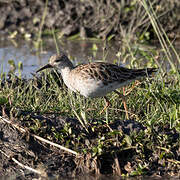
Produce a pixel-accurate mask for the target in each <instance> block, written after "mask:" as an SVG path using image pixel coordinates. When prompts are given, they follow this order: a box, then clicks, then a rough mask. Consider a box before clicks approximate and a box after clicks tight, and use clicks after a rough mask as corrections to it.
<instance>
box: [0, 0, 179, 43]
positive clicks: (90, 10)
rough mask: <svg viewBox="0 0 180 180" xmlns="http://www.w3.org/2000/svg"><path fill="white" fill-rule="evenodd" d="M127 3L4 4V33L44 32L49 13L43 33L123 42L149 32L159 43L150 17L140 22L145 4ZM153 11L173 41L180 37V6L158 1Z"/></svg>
mask: <svg viewBox="0 0 180 180" xmlns="http://www.w3.org/2000/svg"><path fill="white" fill-rule="evenodd" d="M123 2H124V3H122V2H121V1H117V0H115V1H112V2H111V3H110V1H92V0H84V1H78V0H72V1H65V0H59V1H48V3H47V8H46V1H45V0H28V1H27V0H20V1H16V0H13V1H12V0H7V1H0V14H1V18H0V30H1V31H3V32H6V33H9V32H14V31H17V32H18V34H26V33H30V34H31V35H36V33H37V32H39V30H40V29H41V28H40V26H41V23H42V19H43V13H44V12H45V21H44V22H43V23H42V24H43V26H42V30H47V29H48V30H51V28H54V29H57V30H59V32H60V34H61V35H62V34H64V35H67V36H69V35H73V34H77V33H79V32H80V36H81V37H86V36H87V37H91V36H96V37H100V38H107V37H108V36H110V35H112V34H113V35H115V37H114V38H115V39H116V40H121V39H122V35H123V33H122V29H123V30H125V31H127V30H129V31H130V32H131V31H132V32H131V33H132V34H134V35H135V34H136V33H140V32H143V30H144V29H147V31H148V32H150V38H151V39H157V37H156V36H155V33H154V32H153V31H152V26H151V25H150V20H148V16H145V19H143V20H142V19H140V18H141V17H143V16H144V13H145V11H144V8H143V7H141V4H138V3H136V4H131V3H130V1H123ZM153 8H154V10H155V11H156V13H157V16H158V17H159V19H158V20H159V22H160V23H161V24H162V27H163V29H164V30H165V32H166V33H167V34H168V35H169V37H171V38H178V37H180V34H179V32H180V31H179V29H180V11H179V9H180V2H179V1H168V0H165V1H160V0H158V1H156V2H155V3H153ZM132 26H133V28H132V29H131V27H132ZM135 27H136V28H135ZM2 37H3V36H2Z"/></svg>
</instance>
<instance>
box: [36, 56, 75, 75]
mask: <svg viewBox="0 0 180 180" xmlns="http://www.w3.org/2000/svg"><path fill="white" fill-rule="evenodd" d="M47 68H55V69H57V70H59V71H61V70H62V69H64V68H70V69H72V68H73V64H72V63H71V61H70V60H69V59H68V57H67V56H66V55H64V54H63V55H57V54H55V55H53V56H51V57H50V59H49V63H48V64H46V65H45V66H43V67H41V68H40V69H38V70H37V71H36V72H40V71H42V70H44V69H47Z"/></svg>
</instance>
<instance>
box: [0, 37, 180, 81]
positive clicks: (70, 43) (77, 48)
mask: <svg viewBox="0 0 180 180" xmlns="http://www.w3.org/2000/svg"><path fill="white" fill-rule="evenodd" d="M58 47H59V49H60V50H63V51H65V52H67V53H68V54H69V55H71V60H73V62H74V64H78V63H87V62H89V61H94V60H96V61H103V60H105V61H107V62H111V63H114V60H115V59H116V60H117V59H118V57H117V56H116V54H117V52H119V51H120V47H119V46H118V45H115V44H114V43H113V45H112V44H109V45H108V46H107V47H108V48H107V49H106V50H104V51H103V47H105V45H104V43H103V42H101V41H83V40H81V41H78V40H62V41H60V42H59V44H58ZM145 48H146V47H145ZM153 48H154V49H155V50H156V51H160V50H158V48H155V47H153ZM103 52H104V53H105V54H103ZM54 53H56V46H55V43H54V40H53V39H51V38H48V39H44V40H43V49H42V50H41V52H38V51H37V50H36V49H35V46H34V44H33V42H30V41H23V40H22V41H21V40H18V41H15V40H10V39H4V40H0V72H6V73H7V72H9V70H10V65H9V64H8V60H13V61H14V62H15V65H16V67H18V63H19V62H22V64H23V69H22V76H23V77H26V78H30V77H32V74H33V73H35V72H36V70H37V69H38V68H39V67H40V66H42V65H44V64H46V63H47V62H48V59H49V57H50V56H51V55H52V54H54ZM104 57H105V59H103V58H104ZM123 59H125V58H122V60H121V61H117V62H116V63H117V64H118V65H123V66H126V65H128V64H129V63H130V62H131V59H132V57H131V55H130V54H129V57H128V58H126V61H124V60H123ZM137 59H138V58H137ZM139 59H140V58H139ZM141 59H143V62H139V63H141V65H143V64H146V63H147V61H146V60H145V58H141ZM163 59H164V55H163V54H161V57H160V60H161V61H158V64H159V65H160V66H164V67H165V68H166V69H170V65H169V63H168V62H167V61H163ZM174 63H175V64H178V61H177V59H175V58H174ZM145 66H146V65H145ZM176 66H177V67H180V65H179V64H178V65H176ZM15 73H16V74H17V75H18V68H17V69H16V71H15Z"/></svg>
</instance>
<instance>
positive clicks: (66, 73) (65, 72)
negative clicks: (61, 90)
mask: <svg viewBox="0 0 180 180" xmlns="http://www.w3.org/2000/svg"><path fill="white" fill-rule="evenodd" d="M71 70H72V68H70V67H64V68H63V69H61V70H60V73H61V76H62V78H63V81H64V82H65V84H66V82H67V81H68V78H69V75H70V72H71Z"/></svg>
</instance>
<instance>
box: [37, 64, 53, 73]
mask: <svg viewBox="0 0 180 180" xmlns="http://www.w3.org/2000/svg"><path fill="white" fill-rule="evenodd" d="M47 68H53V67H52V66H51V65H50V64H46V65H45V66H43V67H41V68H40V69H38V70H37V71H36V73H38V72H40V71H42V70H44V69H47Z"/></svg>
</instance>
